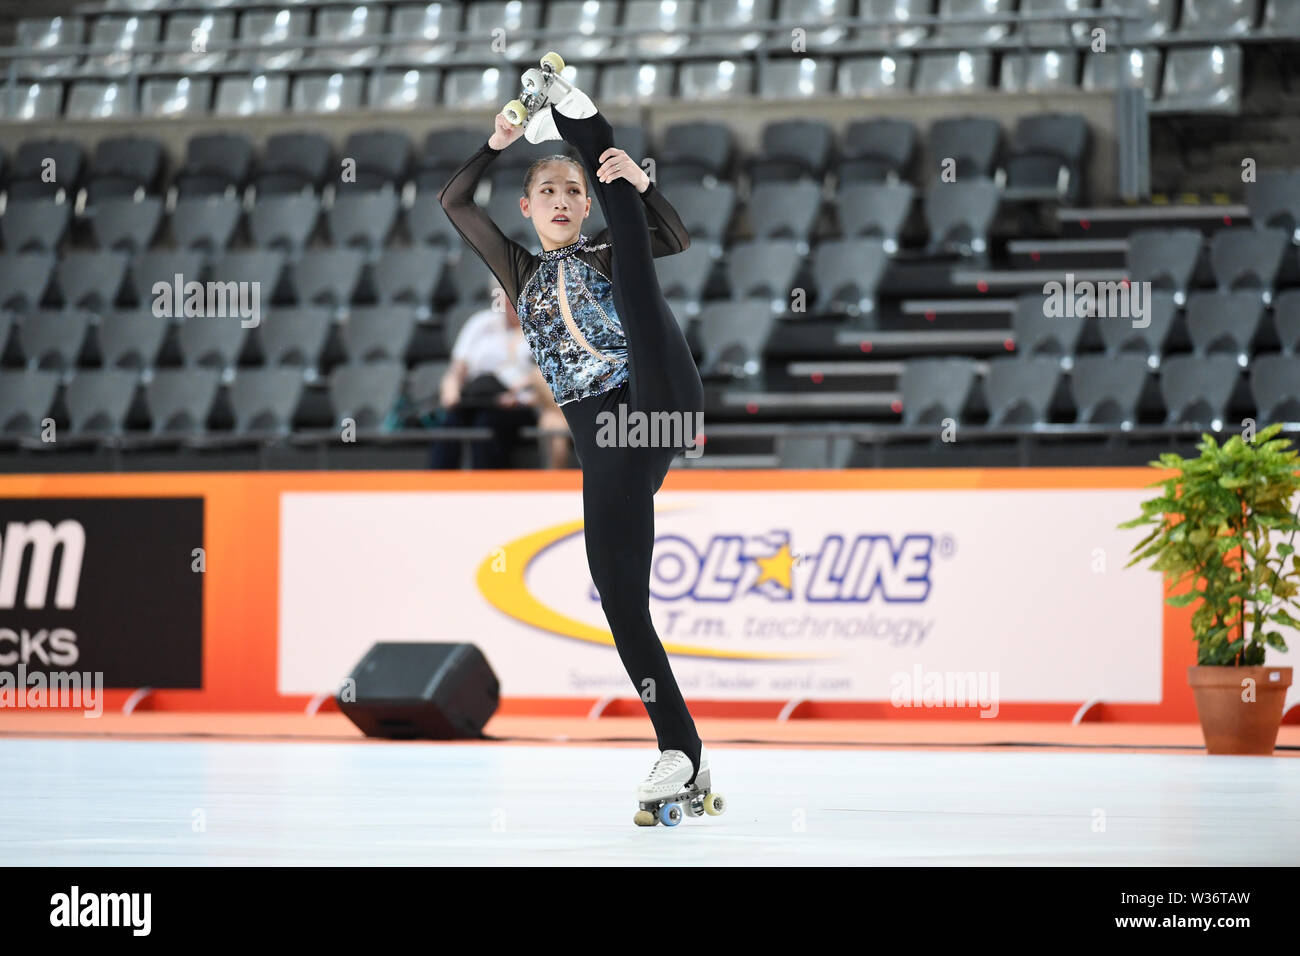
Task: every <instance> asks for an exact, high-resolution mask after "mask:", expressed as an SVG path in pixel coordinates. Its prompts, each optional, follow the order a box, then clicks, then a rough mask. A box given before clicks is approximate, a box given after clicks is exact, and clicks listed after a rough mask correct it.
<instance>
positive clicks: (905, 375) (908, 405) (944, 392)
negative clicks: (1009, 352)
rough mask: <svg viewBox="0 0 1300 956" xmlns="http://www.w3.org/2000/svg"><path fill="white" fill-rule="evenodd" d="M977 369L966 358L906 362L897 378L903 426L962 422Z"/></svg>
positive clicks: (910, 360)
mask: <svg viewBox="0 0 1300 956" xmlns="http://www.w3.org/2000/svg"><path fill="white" fill-rule="evenodd" d="M978 377H979V369H978V366H977V365H976V363H975V361H974V360H973V359H968V358H924V359H908V360H907V361H905V362H904V363H903V371H902V374H900V375H899V377H898V388H899V391H900V392H901V393H902V401H903V418H902V424H903V425H905V426H915V425H938V424H940V423H942V422H943V420H944V419H947V418H951V419H953V420H954V421H957V422H961V421H963V420H965V413H966V410H967V406H968V404H969V402H970V401H971V397H972V393H973V392H974V390H975V383H976V380H977V379H978Z"/></svg>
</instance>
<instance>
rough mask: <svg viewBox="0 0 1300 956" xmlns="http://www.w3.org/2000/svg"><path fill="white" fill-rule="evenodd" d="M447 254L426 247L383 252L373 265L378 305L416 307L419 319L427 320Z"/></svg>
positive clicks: (394, 249)
mask: <svg viewBox="0 0 1300 956" xmlns="http://www.w3.org/2000/svg"><path fill="white" fill-rule="evenodd" d="M445 262H446V253H444V252H443V250H442V249H439V248H437V247H429V246H411V247H408V248H402V247H390V248H388V249H385V250H384V252H383V254H382V255H380V257H379V259H378V261H377V262H375V264H374V285H375V294H376V296H377V298H378V299H379V301H380V302H383V303H394V302H404V303H409V304H411V305H414V306H417V307H418V308H419V309H420V310H421V311H420V312H418V313H417V317H418V318H420V319H427V318H428V317H429V303H430V302H431V301H432V299H433V293H434V290H436V289H437V288H438V281H439V279H440V278H441V277H442V270H443V266H444V263H445Z"/></svg>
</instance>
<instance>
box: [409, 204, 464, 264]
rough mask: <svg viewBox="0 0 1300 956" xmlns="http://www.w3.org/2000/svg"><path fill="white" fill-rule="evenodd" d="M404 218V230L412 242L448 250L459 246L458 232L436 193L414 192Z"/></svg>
mask: <svg viewBox="0 0 1300 956" xmlns="http://www.w3.org/2000/svg"><path fill="white" fill-rule="evenodd" d="M405 218H406V231H407V234H408V235H409V236H410V237H411V241H412V242H419V243H423V244H425V245H437V246H442V247H443V248H445V249H448V250H451V249H458V248H459V247H460V245H461V238H460V234H459V233H458V232H456V227H455V226H453V225H452V223H451V220H450V219H449V218H447V212H446V210H444V209H443V208H442V203H440V202H439V201H438V196H437V194H436V193H433V192H427V191H426V192H419V193H416V195H415V199H413V200H412V201H411V206H410V208H409V209H407V210H406V217H405Z"/></svg>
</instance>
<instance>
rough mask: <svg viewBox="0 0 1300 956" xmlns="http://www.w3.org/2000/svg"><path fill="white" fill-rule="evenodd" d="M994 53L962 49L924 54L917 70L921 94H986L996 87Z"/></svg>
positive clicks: (918, 90) (917, 87)
mask: <svg viewBox="0 0 1300 956" xmlns="http://www.w3.org/2000/svg"><path fill="white" fill-rule="evenodd" d="M992 80H993V54H991V53H989V52H987V51H978V52H974V53H972V52H971V51H969V50H960V51H957V52H952V53H923V54H921V56H920V62H919V63H918V65H917V68H916V81H915V89H916V92H918V93H930V94H932V95H936V96H938V95H946V94H949V93H983V92H985V91H987V90H988V89H990V88H991V87H992V85H993V83H992Z"/></svg>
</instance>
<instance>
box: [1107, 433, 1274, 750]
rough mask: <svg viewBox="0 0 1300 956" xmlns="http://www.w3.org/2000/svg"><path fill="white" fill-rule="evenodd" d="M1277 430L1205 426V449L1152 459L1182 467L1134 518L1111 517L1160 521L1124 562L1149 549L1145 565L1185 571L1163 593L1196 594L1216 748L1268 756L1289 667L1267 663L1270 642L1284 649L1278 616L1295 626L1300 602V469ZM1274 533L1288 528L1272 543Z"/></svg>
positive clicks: (1186, 600) (1169, 573)
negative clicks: (1297, 499) (1240, 431)
mask: <svg viewBox="0 0 1300 956" xmlns="http://www.w3.org/2000/svg"><path fill="white" fill-rule="evenodd" d="M1281 428H1282V426H1281V424H1274V425H1270V426H1268V427H1267V428H1265V429H1263V430H1262V431H1261V432H1259V434H1258V435H1257V436H1255V440H1254V441H1246V440H1244V439H1243V438H1242V437H1241V436H1240V435H1234V436H1233V437H1232V438H1230V439H1228V441H1226V442H1224V443H1223V445H1222V446H1220V445H1219V444H1218V442H1216V441H1215V440H1214V437H1213V436H1212V435H1210V434H1208V433H1204V434H1202V436H1201V443H1200V444H1199V445H1197V448H1199V449H1200V452H1201V454H1200V457H1198V458H1183V457H1181V456H1180V455H1177V454H1173V453H1168V454H1164V455H1161V456H1160V459H1159V461H1153V462H1150V464H1151V465H1152V466H1154V467H1156V468H1163V469H1175V470H1176V472H1177V473H1176V474H1174V475H1172V476H1170V477H1167V478H1163V479H1161V480H1159V481H1153V482H1152V483H1151V485H1163V486H1164V490H1163V493H1162V494H1161V495H1160V496H1159V497H1156V498H1152V499H1151V500H1150V501H1144V502H1142V516H1141V517H1140V518H1134V519H1133V520H1132V521H1126V522H1124V523H1123V524H1121V525H1118V527H1120V528H1136V527H1138V526H1139V525H1149V524H1154V525H1156V527H1155V530H1153V531H1152V532H1151V533H1150V534H1149V535H1147V536H1146V537H1145V538H1143V539H1142V540H1141V541H1139V542H1138V543H1137V544H1136V545H1134V547H1133V550H1132V551H1131V552H1130V554H1134V555H1136V556H1135V557H1134V558H1133V559H1132V560H1131V561H1129V562H1128V564H1127V565H1125V567H1132V566H1133V565H1134V564H1136V563H1137V562H1139V561H1141V560H1143V559H1145V558H1154V561H1153V563H1152V564H1151V570H1153V571H1163V572H1164V573H1165V575H1166V580H1167V582H1168V583H1172V584H1173V585H1174V586H1175V587H1179V586H1181V585H1184V584H1187V583H1188V580H1189V579H1191V585H1192V587H1191V589H1190V590H1189V591H1188V592H1187V593H1185V594H1179V595H1176V596H1174V597H1170V598H1167V599H1166V600H1167V603H1169V604H1171V605H1173V606H1175V607H1186V606H1188V605H1191V604H1193V603H1195V602H1198V601H1199V602H1200V606H1199V607H1198V608H1197V609H1196V612H1195V613H1194V614H1193V615H1192V633H1193V637H1194V638H1195V640H1196V644H1197V652H1196V666H1194V667H1189V668H1188V669H1187V671H1188V674H1187V676H1188V683H1189V684H1190V685H1191V687H1192V692H1193V695H1194V696H1195V699H1196V711H1197V714H1198V715H1199V716H1200V720H1201V729H1202V731H1203V732H1204V734H1205V746H1206V749H1207V750H1208V751H1209V752H1210V753H1212V754H1227V753H1231V754H1271V753H1272V752H1273V747H1274V745H1275V744H1276V743H1277V730H1278V726H1279V725H1280V724H1281V721H1282V707H1283V704H1284V703H1285V700H1286V691H1287V688H1288V687H1290V686H1291V668H1290V667H1265V666H1264V647H1265V645H1267V646H1269V647H1274V648H1276V649H1278V650H1280V651H1285V650H1286V649H1287V646H1286V641H1285V640H1284V639H1283V637H1282V634H1281V633H1280V632H1279V631H1277V630H1276V629H1275V627H1276V625H1284V626H1288V627H1300V620H1297V619H1296V618H1295V617H1293V616H1292V615H1291V613H1290V612H1288V611H1287V606H1288V605H1290V606H1291V607H1292V608H1294V609H1297V610H1300V601H1297V600H1296V595H1297V593H1298V592H1300V555H1297V553H1296V551H1295V548H1294V547H1293V545H1292V539H1293V538H1294V537H1295V532H1296V531H1297V530H1298V529H1300V517H1298V516H1297V515H1296V514H1294V513H1292V512H1291V510H1290V502H1291V499H1292V497H1293V496H1294V495H1295V493H1296V491H1297V489H1300V472H1297V470H1296V457H1297V453H1296V452H1295V451H1294V450H1288V448H1289V446H1290V444H1291V441H1290V439H1287V438H1274V437H1273V436H1274V435H1276V434H1277V433H1278V432H1279V431H1280V430H1281ZM1148 487H1150V486H1148ZM1274 532H1277V533H1279V534H1283V533H1286V532H1290V536H1289V537H1288V538H1287V539H1286V542H1285V543H1279V544H1276V545H1274V543H1273V541H1272V535H1273V533H1274ZM1138 552H1140V553H1138ZM1247 621H1249V623H1250V632H1249V640H1247V637H1248V635H1247V629H1246V624H1247ZM1270 624H1271V625H1272V626H1273V627H1274V629H1270Z"/></svg>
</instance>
